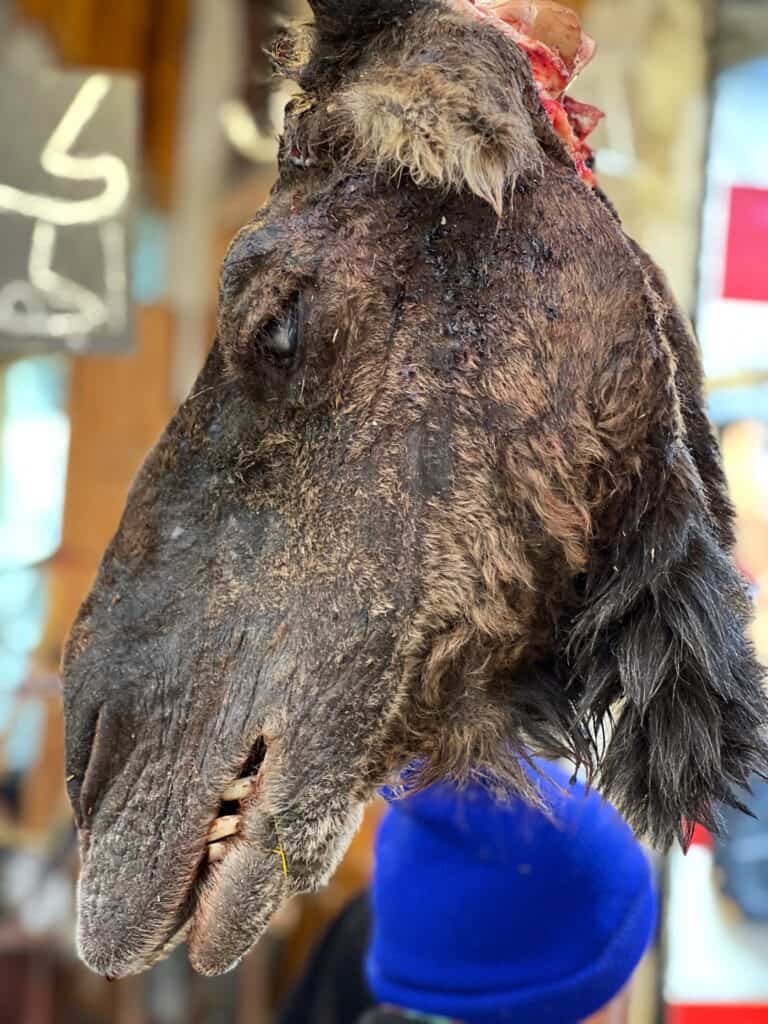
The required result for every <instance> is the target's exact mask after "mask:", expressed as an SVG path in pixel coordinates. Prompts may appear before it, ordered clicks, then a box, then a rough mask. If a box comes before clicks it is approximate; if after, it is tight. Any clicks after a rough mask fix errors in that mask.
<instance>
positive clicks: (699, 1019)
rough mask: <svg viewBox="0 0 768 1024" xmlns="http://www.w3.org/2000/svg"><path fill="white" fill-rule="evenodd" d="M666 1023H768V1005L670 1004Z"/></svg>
mask: <svg viewBox="0 0 768 1024" xmlns="http://www.w3.org/2000/svg"><path fill="white" fill-rule="evenodd" d="M666 1024H768V1006H727V1005H723V1006H669V1007H667V1013H666Z"/></svg>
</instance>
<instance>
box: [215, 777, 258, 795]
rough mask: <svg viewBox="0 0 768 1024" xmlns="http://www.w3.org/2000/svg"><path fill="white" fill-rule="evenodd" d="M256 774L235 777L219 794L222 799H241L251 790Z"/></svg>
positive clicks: (254, 783)
mask: <svg viewBox="0 0 768 1024" xmlns="http://www.w3.org/2000/svg"><path fill="white" fill-rule="evenodd" d="M256 779H257V776H256V775H251V776H250V778H247V779H235V781H234V782H230V784H229V785H228V786H227V788H226V789H225V790H224V792H223V793H222V794H221V799H222V800H243V799H244V798H245V797H247V796H248V794H249V793H250V792H251V790H252V789H253V787H254V786H255V785H256Z"/></svg>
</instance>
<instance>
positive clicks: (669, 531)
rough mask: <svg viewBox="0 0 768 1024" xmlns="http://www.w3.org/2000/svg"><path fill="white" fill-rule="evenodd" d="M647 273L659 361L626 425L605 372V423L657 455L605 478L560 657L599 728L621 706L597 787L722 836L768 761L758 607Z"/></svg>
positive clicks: (688, 368) (639, 815)
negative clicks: (639, 408)
mask: <svg viewBox="0 0 768 1024" xmlns="http://www.w3.org/2000/svg"><path fill="white" fill-rule="evenodd" d="M635 251H636V255H638V254H639V255H640V257H641V262H642V263H643V265H644V268H645V269H646V272H649V271H650V270H651V269H652V266H653V265H652V264H651V262H650V260H649V259H648V257H646V256H645V254H643V253H638V251H637V250H636V247H635ZM649 283H650V285H651V288H652V291H653V292H654V293H655V295H656V297H657V298H658V300H659V302H658V304H657V307H656V311H655V314H656V315H655V319H656V322H657V330H656V331H655V332H654V333H655V338H654V339H653V340H652V341H651V340H650V339H649V345H648V347H647V351H648V352H652V351H655V352H656V353H657V356H656V357H655V363H656V366H657V367H658V368H664V367H665V368H666V372H665V373H664V374H662V375H659V376H657V378H656V383H655V385H652V386H653V388H654V389H655V391H656V393H655V395H650V396H648V397H649V400H647V405H646V406H645V408H647V409H652V410H654V411H653V413H652V414H651V416H650V417H647V416H646V418H645V419H643V417H640V418H639V419H638V420H637V421H636V425H631V424H630V423H629V421H628V419H627V416H626V415H625V414H623V413H622V408H624V409H626V403H627V395H628V394H630V393H631V386H630V383H629V381H621V380H619V381H618V382H617V381H614V382H613V384H608V383H607V380H606V384H605V385H604V386H603V390H602V394H603V396H604V398H605V406H604V408H603V410H602V424H601V426H602V432H603V433H604V435H605V437H606V438H607V439H610V437H611V435H614V440H616V441H618V438H619V436H621V437H623V438H624V440H625V441H626V442H627V449H626V450H627V451H629V452H632V451H634V450H642V449H641V448H640V447H639V446H643V447H645V446H647V448H646V453H647V454H650V453H655V454H654V455H653V457H652V458H651V459H650V460H648V461H647V462H646V464H645V467H644V469H643V475H642V478H639V479H636V480H635V483H634V484H633V485H629V484H628V483H627V482H626V481H624V482H622V481H619V480H616V479H614V483H613V488H614V492H615V493H617V494H618V495H620V496H619V498H618V500H617V501H616V502H615V503H614V506H613V509H612V512H613V515H612V516H611V517H610V521H611V522H612V523H613V527H611V525H610V523H609V525H608V529H607V531H606V533H605V535H604V537H603V540H602V542H601V545H600V553H599V556H598V557H596V558H595V560H594V563H593V565H594V568H593V570H592V571H591V572H590V574H589V575H588V576H587V577H586V579H585V581H584V601H583V603H582V605H581V609H580V611H579V613H578V614H577V616H576V618H575V620H573V621H572V623H571V625H570V630H569V639H568V645H567V659H566V660H567V663H568V664H569V665H570V666H571V669H572V673H573V674H572V678H571V687H573V688H575V690H576V692H578V693H579V694H580V695H581V703H582V714H583V716H584V718H585V720H587V721H589V722H591V723H592V725H593V728H597V729H599V727H600V723H602V722H603V721H604V720H605V718H606V716H607V715H610V714H612V715H613V716H614V720H613V730H612V735H611V737H610V741H609V743H608V745H607V749H606V750H605V751H603V758H602V763H601V767H600V773H601V781H602V788H603V790H604V792H605V793H606V795H607V796H608V797H609V798H610V799H612V800H614V802H615V803H616V804H617V805H618V806H619V808H620V809H621V810H622V811H623V813H624V814H625V815H626V816H627V818H628V819H629V821H630V823H631V824H633V825H634V826H635V827H636V828H637V829H638V830H639V831H641V832H646V831H647V832H648V833H649V834H650V835H651V837H652V838H653V839H654V840H655V841H656V842H657V843H658V844H659V845H662V846H663V845H666V844H667V843H668V842H669V841H670V840H671V839H672V836H671V835H670V833H669V823H670V822H675V821H676V822H679V823H680V824H679V836H678V837H679V839H680V840H681V842H682V843H683V845H684V846H685V845H687V844H688V843H689V842H690V838H691V833H692V829H693V825H694V823H695V822H700V823H702V824H703V825H705V826H706V827H708V828H709V829H711V830H712V831H715V832H717V831H719V829H720V825H721V820H720V815H719V812H718V804H721V805H726V806H732V807H737V808H742V805H741V803H740V801H739V791H740V790H743V789H744V787H746V786H747V785H748V780H749V777H750V775H751V774H752V773H753V772H754V773H756V774H759V773H761V772H764V771H765V768H766V766H765V760H764V758H765V722H766V721H767V720H768V702H767V701H766V694H765V692H764V689H763V682H764V671H763V669H762V668H761V666H760V665H759V664H758V662H757V660H756V658H755V654H754V651H753V648H752V646H751V644H750V641H749V640H748V639H747V636H748V632H749V624H750V619H751V610H750V606H749V600H748V596H747V593H746V588H745V586H744V584H743V582H742V581H741V579H740V578H739V576H738V574H737V572H736V570H735V568H734V564H733V561H732V558H731V555H730V547H731V545H732V541H733V534H732V531H731V509H730V505H729V502H728V499H727V496H726V494H725V490H724V481H723V477H722V470H721V469H720V466H719V463H718V462H717V460H716V459H714V457H713V456H712V445H713V441H712V438H711V433H710V430H709V427H708V425H707V423H706V421H705V418H704V414H703V412H702V402H703V398H702V395H701V394H700V372H694V371H697V370H698V363H697V362H696V361H695V360H694V359H693V348H692V346H693V345H694V344H695V343H694V341H693V337H692V335H691V334H690V332H688V331H687V330H685V325H684V323H683V319H682V314H680V313H679V311H678V310H677V308H676V306H675V304H674V301H673V300H672V299H671V297H670V296H669V295H668V294H667V292H666V288H665V287H664V285H663V281H661V279H660V278H658V277H656V275H654V276H652V277H651V279H650V281H649ZM665 300H667V301H666V302H665ZM653 320H654V316H653V315H652V316H651V317H649V322H650V323H653ZM650 365H651V364H649V368H650ZM653 376H654V375H653V373H648V372H647V373H646V375H645V379H646V386H647V385H648V383H650V382H651V381H652V380H653ZM640 424H644V425H642V426H640ZM629 479H631V475H630V474H629V473H628V474H627V480H629ZM625 488H626V489H625ZM742 809H743V808H742Z"/></svg>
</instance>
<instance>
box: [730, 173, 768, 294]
mask: <svg viewBox="0 0 768 1024" xmlns="http://www.w3.org/2000/svg"><path fill="white" fill-rule="evenodd" d="M723 298H726V299H741V300H743V301H747V302H768V189H765V188H733V189H731V196H730V215H729V226H728V243H727V252H726V261H725V281H724V285H723Z"/></svg>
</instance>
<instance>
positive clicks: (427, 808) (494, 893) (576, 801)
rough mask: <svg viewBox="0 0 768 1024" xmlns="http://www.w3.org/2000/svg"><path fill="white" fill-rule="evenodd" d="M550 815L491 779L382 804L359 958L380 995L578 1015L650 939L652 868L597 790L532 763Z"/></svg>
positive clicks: (457, 1013)
mask: <svg viewBox="0 0 768 1024" xmlns="http://www.w3.org/2000/svg"><path fill="white" fill-rule="evenodd" d="M531 775H532V777H533V778H534V779H535V781H536V785H537V788H538V789H539V791H540V793H541V795H542V797H543V799H544V801H545V803H546V805H547V806H548V807H549V814H548V815H547V814H544V813H542V812H541V811H540V810H536V809H534V808H531V807H530V806H528V805H526V804H524V803H523V802H522V801H520V800H516V799H509V798H508V799H506V800H504V801H502V802H498V801H497V795H498V794H497V792H496V791H495V790H494V789H493V788H492V787H491V786H490V785H484V784H481V783H475V784H473V785H471V786H470V787H469V788H467V789H465V790H457V789H456V788H455V787H454V786H452V785H450V784H447V783H441V784H439V785H436V786H433V787H431V788H430V789H428V790H426V791H424V792H422V793H418V794H416V795H412V796H409V797H405V798H404V799H402V800H399V801H395V802H393V803H392V804H391V806H390V808H389V809H388V811H387V813H386V814H385V817H384V820H383V822H382V825H381V828H380V831H379V835H378V839H377V844H376V868H375V872H374V880H373V887H372V895H373V917H374V925H373V935H372V939H371V945H370V948H369V953H368V958H367V964H366V967H367V974H368V981H369V984H370V986H371V989H372V991H373V993H374V995H375V997H376V999H377V1000H379V1002H381V1003H386V1004H391V1005H394V1006H400V1007H405V1008H407V1009H409V1010H414V1011H418V1012H420V1013H422V1014H439V1015H441V1016H445V1017H451V1018H455V1019H457V1020H460V1021H463V1022H466V1024H501V1022H509V1024H545V1022H546V1024H576V1022H577V1021H582V1020H584V1018H586V1017H589V1016H590V1015H591V1014H593V1013H595V1012H596V1011H597V1010H599V1009H601V1008H602V1007H603V1006H605V1005H606V1004H607V1003H609V1002H610V1001H611V1000H612V999H613V998H614V997H615V996H616V995H617V994H618V993H619V992H621V990H622V989H623V988H624V987H625V985H626V984H627V982H628V981H629V979H630V978H631V976H632V974H633V972H634V970H635V968H636V967H637V965H638V963H639V962H640V960H641V959H642V957H643V954H644V953H645V950H646V949H647V947H648V945H649V942H650V940H651V937H652V934H653V931H654V926H655V921H656V896H655V893H654V888H653V882H652V877H651V869H650V865H649V863H648V861H647V859H646V856H645V854H644V852H643V850H642V849H641V847H640V846H639V845H638V843H637V841H636V840H635V838H634V836H633V835H632V832H631V831H630V829H629V827H628V826H627V825H626V824H625V823H624V821H623V820H622V819H621V818H620V817H619V815H618V814H617V813H616V811H615V810H614V809H613V808H612V807H611V806H610V805H609V804H607V803H605V802H604V801H603V800H602V798H601V797H600V796H599V794H597V793H596V792H594V791H592V792H588V791H587V790H586V789H585V787H584V786H583V785H582V784H580V783H574V784H570V783H569V778H568V775H567V774H566V773H564V772H562V771H561V770H560V769H558V768H555V767H554V766H552V765H544V764H543V763H539V762H537V763H536V771H535V772H534V770H533V769H531Z"/></svg>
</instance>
